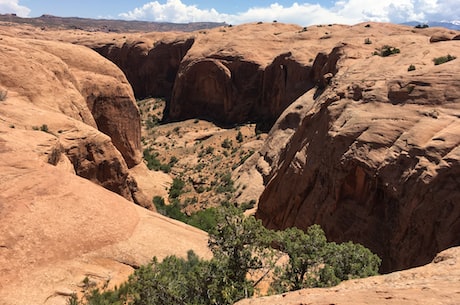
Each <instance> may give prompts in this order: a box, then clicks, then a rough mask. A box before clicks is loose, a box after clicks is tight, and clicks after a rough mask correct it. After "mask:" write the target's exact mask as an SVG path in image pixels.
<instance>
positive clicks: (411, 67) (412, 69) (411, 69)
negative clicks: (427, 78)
mask: <svg viewBox="0 0 460 305" xmlns="http://www.w3.org/2000/svg"><path fill="white" fill-rule="evenodd" d="M414 70H415V66H414V65H410V66H409V68H407V71H409V72H410V71H414Z"/></svg>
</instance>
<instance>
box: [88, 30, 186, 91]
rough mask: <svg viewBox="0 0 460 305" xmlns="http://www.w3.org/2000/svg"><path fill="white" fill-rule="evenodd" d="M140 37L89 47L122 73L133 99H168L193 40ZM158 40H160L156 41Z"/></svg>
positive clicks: (155, 36)
mask: <svg viewBox="0 0 460 305" xmlns="http://www.w3.org/2000/svg"><path fill="white" fill-rule="evenodd" d="M152 36H153V37H150V36H148V35H144V36H142V37H141V38H137V39H135V40H134V39H132V40H127V41H125V42H118V43H109V44H104V43H100V45H94V44H93V45H91V44H90V45H89V46H90V47H91V48H93V49H94V50H95V51H97V52H98V53H99V54H101V55H103V56H104V57H106V58H108V59H109V60H110V61H112V62H113V63H115V64H116V65H117V66H118V67H120V69H121V70H122V71H123V72H124V73H125V75H126V77H127V78H128V80H129V82H130V84H131V85H132V86H133V90H134V93H135V95H136V97H137V98H146V97H165V98H167V99H169V98H170V97H171V93H172V90H173V86H174V81H175V79H176V74H177V70H178V69H179V65H180V63H181V61H182V58H183V57H184V56H185V54H186V53H187V51H188V50H189V49H190V48H191V47H192V45H193V42H194V38H193V36H184V37H180V36H179V37H174V36H175V35H174V34H171V36H172V37H173V39H172V40H171V38H169V39H168V37H167V36H166V35H165V37H161V38H158V37H157V36H158V35H152ZM159 39H160V40H159Z"/></svg>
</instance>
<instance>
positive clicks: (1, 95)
mask: <svg viewBox="0 0 460 305" xmlns="http://www.w3.org/2000/svg"><path fill="white" fill-rule="evenodd" d="M7 97H8V90H0V102H2V101H4V100H6V98H7Z"/></svg>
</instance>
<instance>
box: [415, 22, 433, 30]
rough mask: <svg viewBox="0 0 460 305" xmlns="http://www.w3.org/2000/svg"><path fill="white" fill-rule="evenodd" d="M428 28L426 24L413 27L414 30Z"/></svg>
mask: <svg viewBox="0 0 460 305" xmlns="http://www.w3.org/2000/svg"><path fill="white" fill-rule="evenodd" d="M429 27H430V26H429V25H428V24H426V23H425V24H417V25H416V26H415V28H416V29H426V28H429Z"/></svg>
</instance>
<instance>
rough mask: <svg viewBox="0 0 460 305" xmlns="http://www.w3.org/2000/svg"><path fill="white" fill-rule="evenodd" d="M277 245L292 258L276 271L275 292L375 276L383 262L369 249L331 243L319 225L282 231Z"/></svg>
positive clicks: (326, 285) (325, 285)
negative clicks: (306, 228) (305, 229)
mask: <svg viewBox="0 0 460 305" xmlns="http://www.w3.org/2000/svg"><path fill="white" fill-rule="evenodd" d="M276 243H277V244H278V245H279V248H280V251H282V252H284V253H286V254H287V255H288V257H289V260H288V262H287V263H286V264H285V265H283V266H281V267H277V268H276V269H275V280H274V281H273V283H272V285H271V289H272V291H273V292H276V293H282V292H286V291H292V290H297V289H302V288H307V287H330V286H334V285H337V284H338V283H340V281H342V280H346V279H351V278H359V277H366V276H371V275H375V274H377V272H378V268H379V266H380V263H381V260H380V258H379V257H378V256H377V255H375V254H373V253H372V252H371V251H369V250H368V249H367V248H365V247H363V246H361V245H357V244H353V243H351V242H349V243H343V244H336V243H334V242H328V241H327V239H326V236H325V234H324V231H323V230H322V229H321V227H320V226H318V225H313V226H311V227H309V228H308V230H307V232H303V231H302V230H299V229H297V228H290V229H287V230H285V231H281V232H279V237H278V240H277V241H276Z"/></svg>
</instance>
